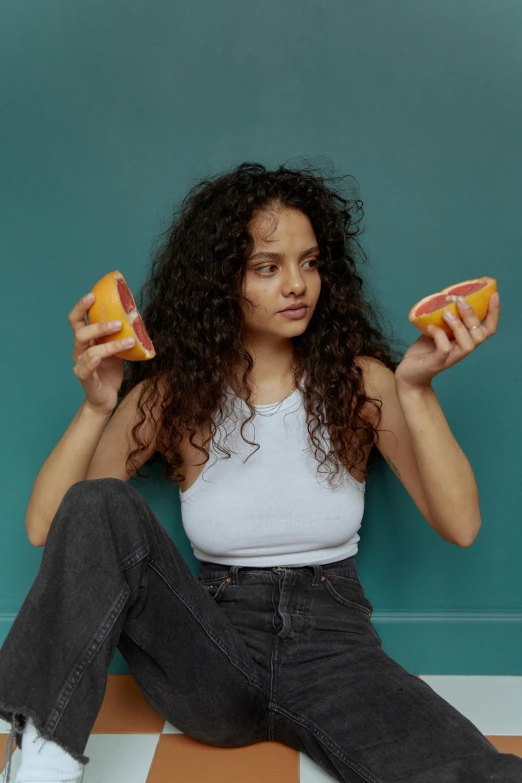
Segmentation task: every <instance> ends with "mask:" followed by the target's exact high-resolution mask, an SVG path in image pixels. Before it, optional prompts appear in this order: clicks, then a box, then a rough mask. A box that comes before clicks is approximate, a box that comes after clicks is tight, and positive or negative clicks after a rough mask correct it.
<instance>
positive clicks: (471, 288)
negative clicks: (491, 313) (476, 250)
mask: <svg viewBox="0 0 522 783" xmlns="http://www.w3.org/2000/svg"><path fill="white" fill-rule="evenodd" d="M496 290H497V281H496V280H495V278H493V277H487V276H484V277H477V278H475V279H474V280H465V281H464V282H463V283H456V284H455V285H450V286H449V288H444V289H443V290H442V291H438V292H437V293H436V294H430V295H429V296H425V297H424V299H421V300H420V301H419V302H417V304H414V305H413V307H412V308H411V310H410V312H409V313H408V319H409V320H410V321H411V323H412V324H413V325H414V326H415V327H417V329H419V330H420V331H421V332H422V333H423V334H425V335H428V337H431V335H429V334H428V326H430V324H433V326H438V327H439V329H443V330H444V331H445V332H446V334H447V335H448V337H453V336H454V335H453V330H452V328H451V326H450V325H449V324H447V323H446V321H445V320H444V318H443V317H442V314H443V312H444V310H450V311H451V312H452V313H453V315H454V316H456V317H457V318H458V319H459V320H462V318H461V317H460V311H459V310H458V305H457V299H458V297H459V296H463V297H464V299H466V301H467V302H469V304H470V305H471V306H472V308H473V309H474V311H475V313H476V315H477V316H478V318H480V320H481V321H483V320H484V318H485V317H486V315H487V312H488V309H489V298H490V296H491V295H492V294H494V293H495V291H496Z"/></svg>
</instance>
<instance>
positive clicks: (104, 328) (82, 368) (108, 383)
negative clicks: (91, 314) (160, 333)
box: [68, 294, 131, 413]
mask: <svg viewBox="0 0 522 783" xmlns="http://www.w3.org/2000/svg"><path fill="white" fill-rule="evenodd" d="M95 299H96V297H95V295H94V294H91V299H90V301H88V302H84V301H83V299H80V301H79V302H77V304H76V305H75V306H74V307H73V309H72V310H71V312H70V313H69V315H68V319H69V323H70V324H71V326H72V329H73V331H74V345H73V355H72V356H73V361H74V362H75V366H74V369H73V372H74V374H75V375H76V377H77V378H78V379H79V381H80V383H81V385H82V386H83V389H84V391H85V397H86V403H87V404H88V405H89V407H90V408H92V409H94V410H96V411H100V412H103V413H112V411H113V410H114V408H115V407H116V405H117V403H118V392H119V390H120V386H121V384H122V381H123V362H124V360H123V359H120V358H119V357H118V356H115V355H114V354H116V353H119V352H121V351H124V350H128V349H129V348H130V347H131V346H130V345H124V344H123V342H122V340H113V341H111V342H107V343H101V344H100V345H98V343H97V342H96V338H99V337H102V336H104V335H107V334H115V333H117V332H119V331H120V330H121V323H120V324H119V326H115V327H111V326H110V322H109V321H101V322H100V323H93V324H87V325H86V324H85V321H84V317H85V315H86V313H87V311H88V310H89V309H90V308H91V307H92V305H93V304H94V301H95ZM93 359H94V362H93Z"/></svg>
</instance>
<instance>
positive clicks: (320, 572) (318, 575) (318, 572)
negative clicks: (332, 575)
mask: <svg viewBox="0 0 522 783" xmlns="http://www.w3.org/2000/svg"><path fill="white" fill-rule="evenodd" d="M312 568H313V569H314V578H313V580H312V585H316V584H319V582H320V581H321V577H322V575H323V569H322V568H321V566H320V565H314V566H312Z"/></svg>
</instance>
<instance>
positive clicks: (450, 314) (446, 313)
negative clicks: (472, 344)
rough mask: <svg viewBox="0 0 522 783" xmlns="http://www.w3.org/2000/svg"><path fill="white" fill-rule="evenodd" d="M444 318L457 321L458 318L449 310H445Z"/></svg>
mask: <svg viewBox="0 0 522 783" xmlns="http://www.w3.org/2000/svg"><path fill="white" fill-rule="evenodd" d="M443 318H447V319H448V321H456V320H457V319H456V318H455V316H454V315H453V313H451V312H450V311H449V310H444V313H443Z"/></svg>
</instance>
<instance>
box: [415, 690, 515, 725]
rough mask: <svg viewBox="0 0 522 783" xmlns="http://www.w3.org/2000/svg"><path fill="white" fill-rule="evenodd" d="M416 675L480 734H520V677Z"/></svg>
mask: <svg viewBox="0 0 522 783" xmlns="http://www.w3.org/2000/svg"><path fill="white" fill-rule="evenodd" d="M420 679H421V680H423V681H424V682H426V683H427V684H428V685H429V686H430V688H433V690H434V691H435V692H436V693H438V694H439V696H442V698H443V699H445V700H446V701H447V702H449V704H451V705H452V707H455V709H456V710H458V711H459V712H460V713H462V715H464V716H465V717H466V718H467V719H468V720H470V721H471V722H472V723H473V724H474V725H475V726H476V727H477V728H478V730H479V731H481V732H482V734H485V735H490V736H496V735H498V736H505V737H510V736H514V737H519V736H521V735H522V707H521V705H522V677H509V676H507V675H506V676H503V677H495V676H491V677H488V676H486V675H480V676H478V675H477V676H472V675H470V676H464V675H443V674H433V675H422V676H421V677H420Z"/></svg>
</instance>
